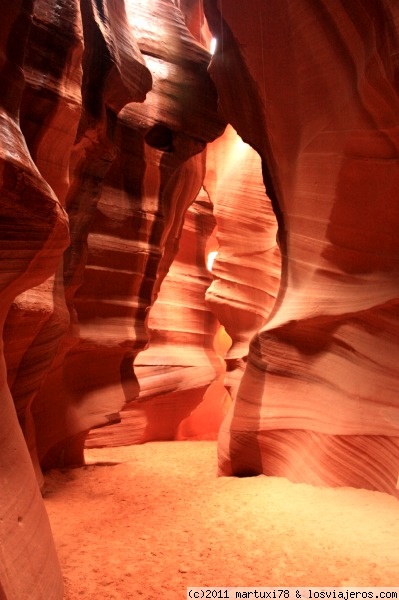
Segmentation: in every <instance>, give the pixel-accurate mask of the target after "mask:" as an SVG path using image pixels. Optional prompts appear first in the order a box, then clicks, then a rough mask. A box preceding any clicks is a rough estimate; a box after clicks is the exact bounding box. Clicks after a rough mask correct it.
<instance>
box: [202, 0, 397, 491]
mask: <svg viewBox="0 0 399 600" xmlns="http://www.w3.org/2000/svg"><path fill="white" fill-rule="evenodd" d="M205 6H206V12H207V15H208V17H209V21H210V25H211V29H212V31H213V34H214V35H215V36H216V37H218V39H219V50H218V52H217V54H216V55H215V57H214V60H213V63H212V67H211V73H212V76H213V78H214V80H215V82H216V85H217V88H218V92H219V95H220V102H221V106H222V108H223V111H224V114H225V116H226V118H227V119H228V120H229V121H230V122H231V123H232V124H233V125H234V126H235V127H236V128H237V130H238V132H239V134H240V135H241V136H242V137H243V139H244V140H246V141H248V142H249V143H251V144H252V145H253V146H254V147H255V148H256V149H257V150H258V151H259V153H260V155H261V156H262V159H263V164H264V169H263V172H264V179H265V183H266V189H267V191H268V194H269V196H270V197H271V199H272V202H273V205H274V209H275V212H276V215H277V219H278V222H279V243H280V249H281V252H282V281H281V286H280V290H279V294H278V297H277V301H276V305H275V307H274V309H273V311H272V314H271V316H270V317H269V320H268V322H267V323H266V325H265V326H264V327H263V328H262V329H261V331H260V332H259V333H258V334H257V335H256V337H255V338H254V339H253V340H252V342H251V349H250V354H249V357H248V365H247V368H246V372H245V375H244V377H243V380H242V383H241V386H240V389H239V392H238V396H237V399H236V402H235V404H234V406H233V409H232V411H231V413H230V415H229V417H228V419H227V420H226V421H225V423H224V425H223V427H222V432H221V438H220V450H219V452H220V471H221V472H222V473H234V474H241V475H243V474H251V473H260V472H263V473H266V474H275V475H285V476H288V477H290V478H291V479H293V480H295V481H297V480H301V481H307V482H312V483H316V484H320V483H322V484H328V485H355V486H362V487H366V488H372V489H379V490H384V491H389V492H391V493H395V489H396V484H397V479H398V469H399V439H398V435H399V406H398V402H397V397H398V391H399V383H398V377H397V372H396V368H395V364H394V359H393V357H395V356H396V355H397V352H398V335H397V333H398V320H397V315H398V296H399V287H398V281H399V279H398V269H399V260H398V259H399V241H398V240H399V238H398V236H397V235H396V232H397V229H398V225H399V222H398V221H399V212H398V210H397V187H398V183H399V160H398V140H399V137H398V134H399V127H398V126H399V99H398V73H399V71H398V59H399V54H398V16H399V14H398V11H399V8H398V5H397V3H395V2H391V1H390V0H386V1H384V2H381V3H374V2H353V3H351V4H350V6H349V5H348V4H346V3H341V2H335V3H334V4H333V5H331V4H330V3H328V2H320V3H318V5H317V6H316V5H315V4H314V3H313V2H310V1H309V2H302V1H301V2H300V3H299V2H295V1H294V2H291V3H280V2H268V3H262V4H259V3H257V2H248V3H246V5H245V10H243V7H242V3H240V2H238V1H233V2H229V3H223V7H222V3H221V2H220V3H217V2H214V1H212V0H209V1H207V2H205ZM222 8H223V10H222ZM221 24H222V26H223V27H222V29H221ZM243 106H245V107H246V108H245V110H243V109H242V107H243Z"/></svg>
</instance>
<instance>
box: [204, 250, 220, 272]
mask: <svg viewBox="0 0 399 600" xmlns="http://www.w3.org/2000/svg"><path fill="white" fill-rule="evenodd" d="M217 255H218V251H217V250H213V251H212V252H209V254H208V260H207V262H206V267H207V269H208V271H210V272H211V273H212V267H213V263H214V262H215V258H216V257H217Z"/></svg>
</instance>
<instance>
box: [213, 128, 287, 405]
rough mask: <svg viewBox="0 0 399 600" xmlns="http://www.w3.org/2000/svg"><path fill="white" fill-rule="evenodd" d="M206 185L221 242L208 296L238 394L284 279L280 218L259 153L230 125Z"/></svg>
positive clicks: (231, 386)
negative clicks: (226, 346) (226, 338)
mask: <svg viewBox="0 0 399 600" xmlns="http://www.w3.org/2000/svg"><path fill="white" fill-rule="evenodd" d="M205 187H206V190H207V192H208V194H209V197H210V199H211V201H212V203H213V206H214V214H215V219H216V223H217V234H216V237H217V244H218V245H217V251H218V254H217V256H216V258H215V262H214V263H213V269H212V272H213V275H214V282H213V283H212V285H211V286H210V288H209V289H208V291H207V293H206V299H207V302H208V304H209V306H210V307H211V308H212V310H213V311H214V312H215V314H216V315H217V317H218V319H219V321H220V323H222V324H223V326H224V328H225V330H226V332H227V334H228V335H229V336H230V337H231V340H232V344H231V346H230V348H229V349H228V352H227V354H226V357H225V358H226V369H227V373H226V377H225V385H226V387H227V389H228V390H229V392H230V395H231V396H232V397H233V398H235V396H236V393H237V387H238V385H239V383H240V380H241V377H242V374H243V371H244V369H245V364H246V360H247V356H248V350H249V343H250V341H251V338H252V337H253V335H254V334H255V333H257V331H258V330H259V329H260V328H261V327H262V326H263V325H264V324H265V322H266V319H267V317H268V315H269V313H270V310H271V309H272V307H273V306H274V303H275V299H276V295H277V290H278V286H279V283H280V253H279V250H278V247H277V242H276V235H277V223H276V218H275V216H274V213H273V210H272V207H271V203H270V199H269V198H268V197H267V195H266V193H265V186H264V183H263V179H262V168H261V160H260V158H259V155H258V154H257V153H256V152H255V150H253V149H252V148H251V146H249V145H248V144H246V143H245V142H243V141H242V139H241V138H240V137H239V136H238V135H237V133H236V132H235V131H234V129H233V128H232V127H230V126H229V127H228V128H227V129H226V131H225V133H224V135H223V136H222V137H221V138H219V139H218V140H216V141H215V142H213V143H212V144H211V145H210V146H209V148H208V154H207V174H206V178H205Z"/></svg>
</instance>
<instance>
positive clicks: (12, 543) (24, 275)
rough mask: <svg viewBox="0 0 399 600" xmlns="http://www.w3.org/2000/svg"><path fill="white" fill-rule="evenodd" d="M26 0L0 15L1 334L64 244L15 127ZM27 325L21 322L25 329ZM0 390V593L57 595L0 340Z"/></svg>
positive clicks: (50, 200) (10, 597) (62, 218)
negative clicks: (18, 302)
mask: <svg viewBox="0 0 399 600" xmlns="http://www.w3.org/2000/svg"><path fill="white" fill-rule="evenodd" d="M28 4H29V3H23V2H19V1H16V2H14V3H12V5H11V6H8V7H7V10H6V11H2V18H1V22H0V48H1V52H0V67H1V68H0V186H1V193H0V198H1V200H0V245H1V254H0V328H1V332H2V333H3V326H4V321H5V319H6V316H7V312H8V310H9V308H10V305H11V303H12V301H13V299H14V298H15V296H17V295H19V294H21V293H23V292H25V290H26V289H28V288H33V287H34V286H37V285H38V284H41V283H42V282H43V281H44V280H45V279H46V278H47V277H49V276H50V275H51V274H53V273H54V272H55V270H56V268H57V265H58V263H59V261H60V258H61V256H62V252H63V250H64V249H65V247H66V246H67V243H68V228H67V218H66V214H65V212H64V211H63V210H62V208H61V205H60V203H59V201H58V199H57V197H56V196H55V194H54V192H53V190H52V189H51V188H50V186H49V185H48V183H47V182H46V181H45V179H44V178H43V177H42V176H41V174H40V172H39V171H38V169H37V166H36V165H35V163H34V162H33V160H32V157H31V155H30V154H29V152H28V148H27V145H26V141H25V139H24V136H23V134H22V132H21V129H20V122H19V112H20V106H21V103H22V96H23V90H24V76H23V67H24V53H25V49H26V48H27V46H28V45H29V42H28V39H29V34H30V31H31V10H32V7H31V6H27V5H28ZM31 327H32V324H31V322H29V323H28V325H27V335H29V336H30V335H31V334H32V331H31ZM39 327H40V326H39ZM21 342H22V343H23V344H24V343H25V340H24V339H22V340H21ZM0 390H1V391H0V423H1V425H0V428H1V432H0V473H1V481H2V484H1V497H0V550H1V556H2V560H1V562H0V597H1V598H2V599H4V600H17V599H20V598H28V597H29V598H32V599H34V600H40V599H43V598H49V599H54V600H58V599H60V598H62V589H63V584H62V579H61V574H60V570H59V566H58V559H57V556H56V553H55V549H54V545H53V541H52V536H51V531H50V527H49V523H48V519H47V515H46V512H45V509H44V505H43V502H42V499H41V497H40V493H39V488H38V485H37V482H36V477H35V473H34V470H33V468H32V463H31V460H30V458H29V453H28V450H27V447H26V444H25V442H24V439H23V436H22V433H21V429H20V426H19V424H18V420H17V416H16V412H15V408H14V405H13V399H12V396H11V394H10V390H9V387H8V383H7V372H6V364H5V360H4V354H3V344H2V347H1V357H0Z"/></svg>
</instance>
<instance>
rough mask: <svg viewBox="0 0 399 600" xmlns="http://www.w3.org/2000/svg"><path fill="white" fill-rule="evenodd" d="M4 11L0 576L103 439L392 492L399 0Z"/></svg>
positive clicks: (398, 384) (7, 578) (46, 532)
mask: <svg viewBox="0 0 399 600" xmlns="http://www.w3.org/2000/svg"><path fill="white" fill-rule="evenodd" d="M0 12H1V20H0V40H1V55H0V65H1V69H0V185H1V195H0V294H1V302H0V319H1V328H2V340H3V343H2V352H1V367H0V377H1V380H0V386H1V388H0V389H1V392H0V393H1V398H0V429H1V433H0V477H1V482H2V491H1V497H0V554H1V556H2V560H1V561H0V600H19V599H21V598H28V597H29V598H30V599H31V600H43V599H45V600H53V599H54V600H59V599H60V598H62V577H61V574H60V570H59V566H58V560H57V556H56V552H55V549H54V545H53V541H52V536H51V531H50V528H49V524H48V520H47V515H46V513H45V510H44V506H43V502H42V498H41V494H40V485H41V482H42V470H43V469H48V468H52V467H62V466H66V465H72V464H73V465H76V464H82V463H83V449H84V447H85V444H86V445H87V446H91V447H93V446H96V445H105V446H106V445H117V444H135V443H142V442H145V441H150V440H173V439H215V438H216V436H218V457H219V474H220V475H238V476H246V475H256V474H260V473H264V474H267V475H280V476H285V477H288V478H289V479H291V480H292V481H301V482H306V483H312V484H316V485H328V486H345V485H349V486H354V487H364V488H368V489H374V490H378V491H382V492H387V493H390V494H393V495H397V494H398V487H397V486H398V474H399V363H398V356H399V4H398V2H397V0H380V1H379V2H375V0H268V1H267V2H266V1H265V0H246V1H245V2H242V1H241V0H228V1H224V2H222V0H203V2H202V0H175V1H173V0H81V1H80V2H79V0H13V2H10V3H7V6H6V7H2V8H1V9H0ZM212 37H214V38H215V39H216V40H217V48H216V52H215V53H214V54H213V56H211V54H210V52H209V50H208V49H209V48H210V42H211V39H212ZM237 134H238V135H237ZM211 250H212V251H216V250H217V251H218V254H217V256H216V259H215V262H214V264H213V268H212V273H211V272H210V270H209V269H207V265H206V259H207V254H208V252H209V251H211ZM21 573H22V575H21Z"/></svg>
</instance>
